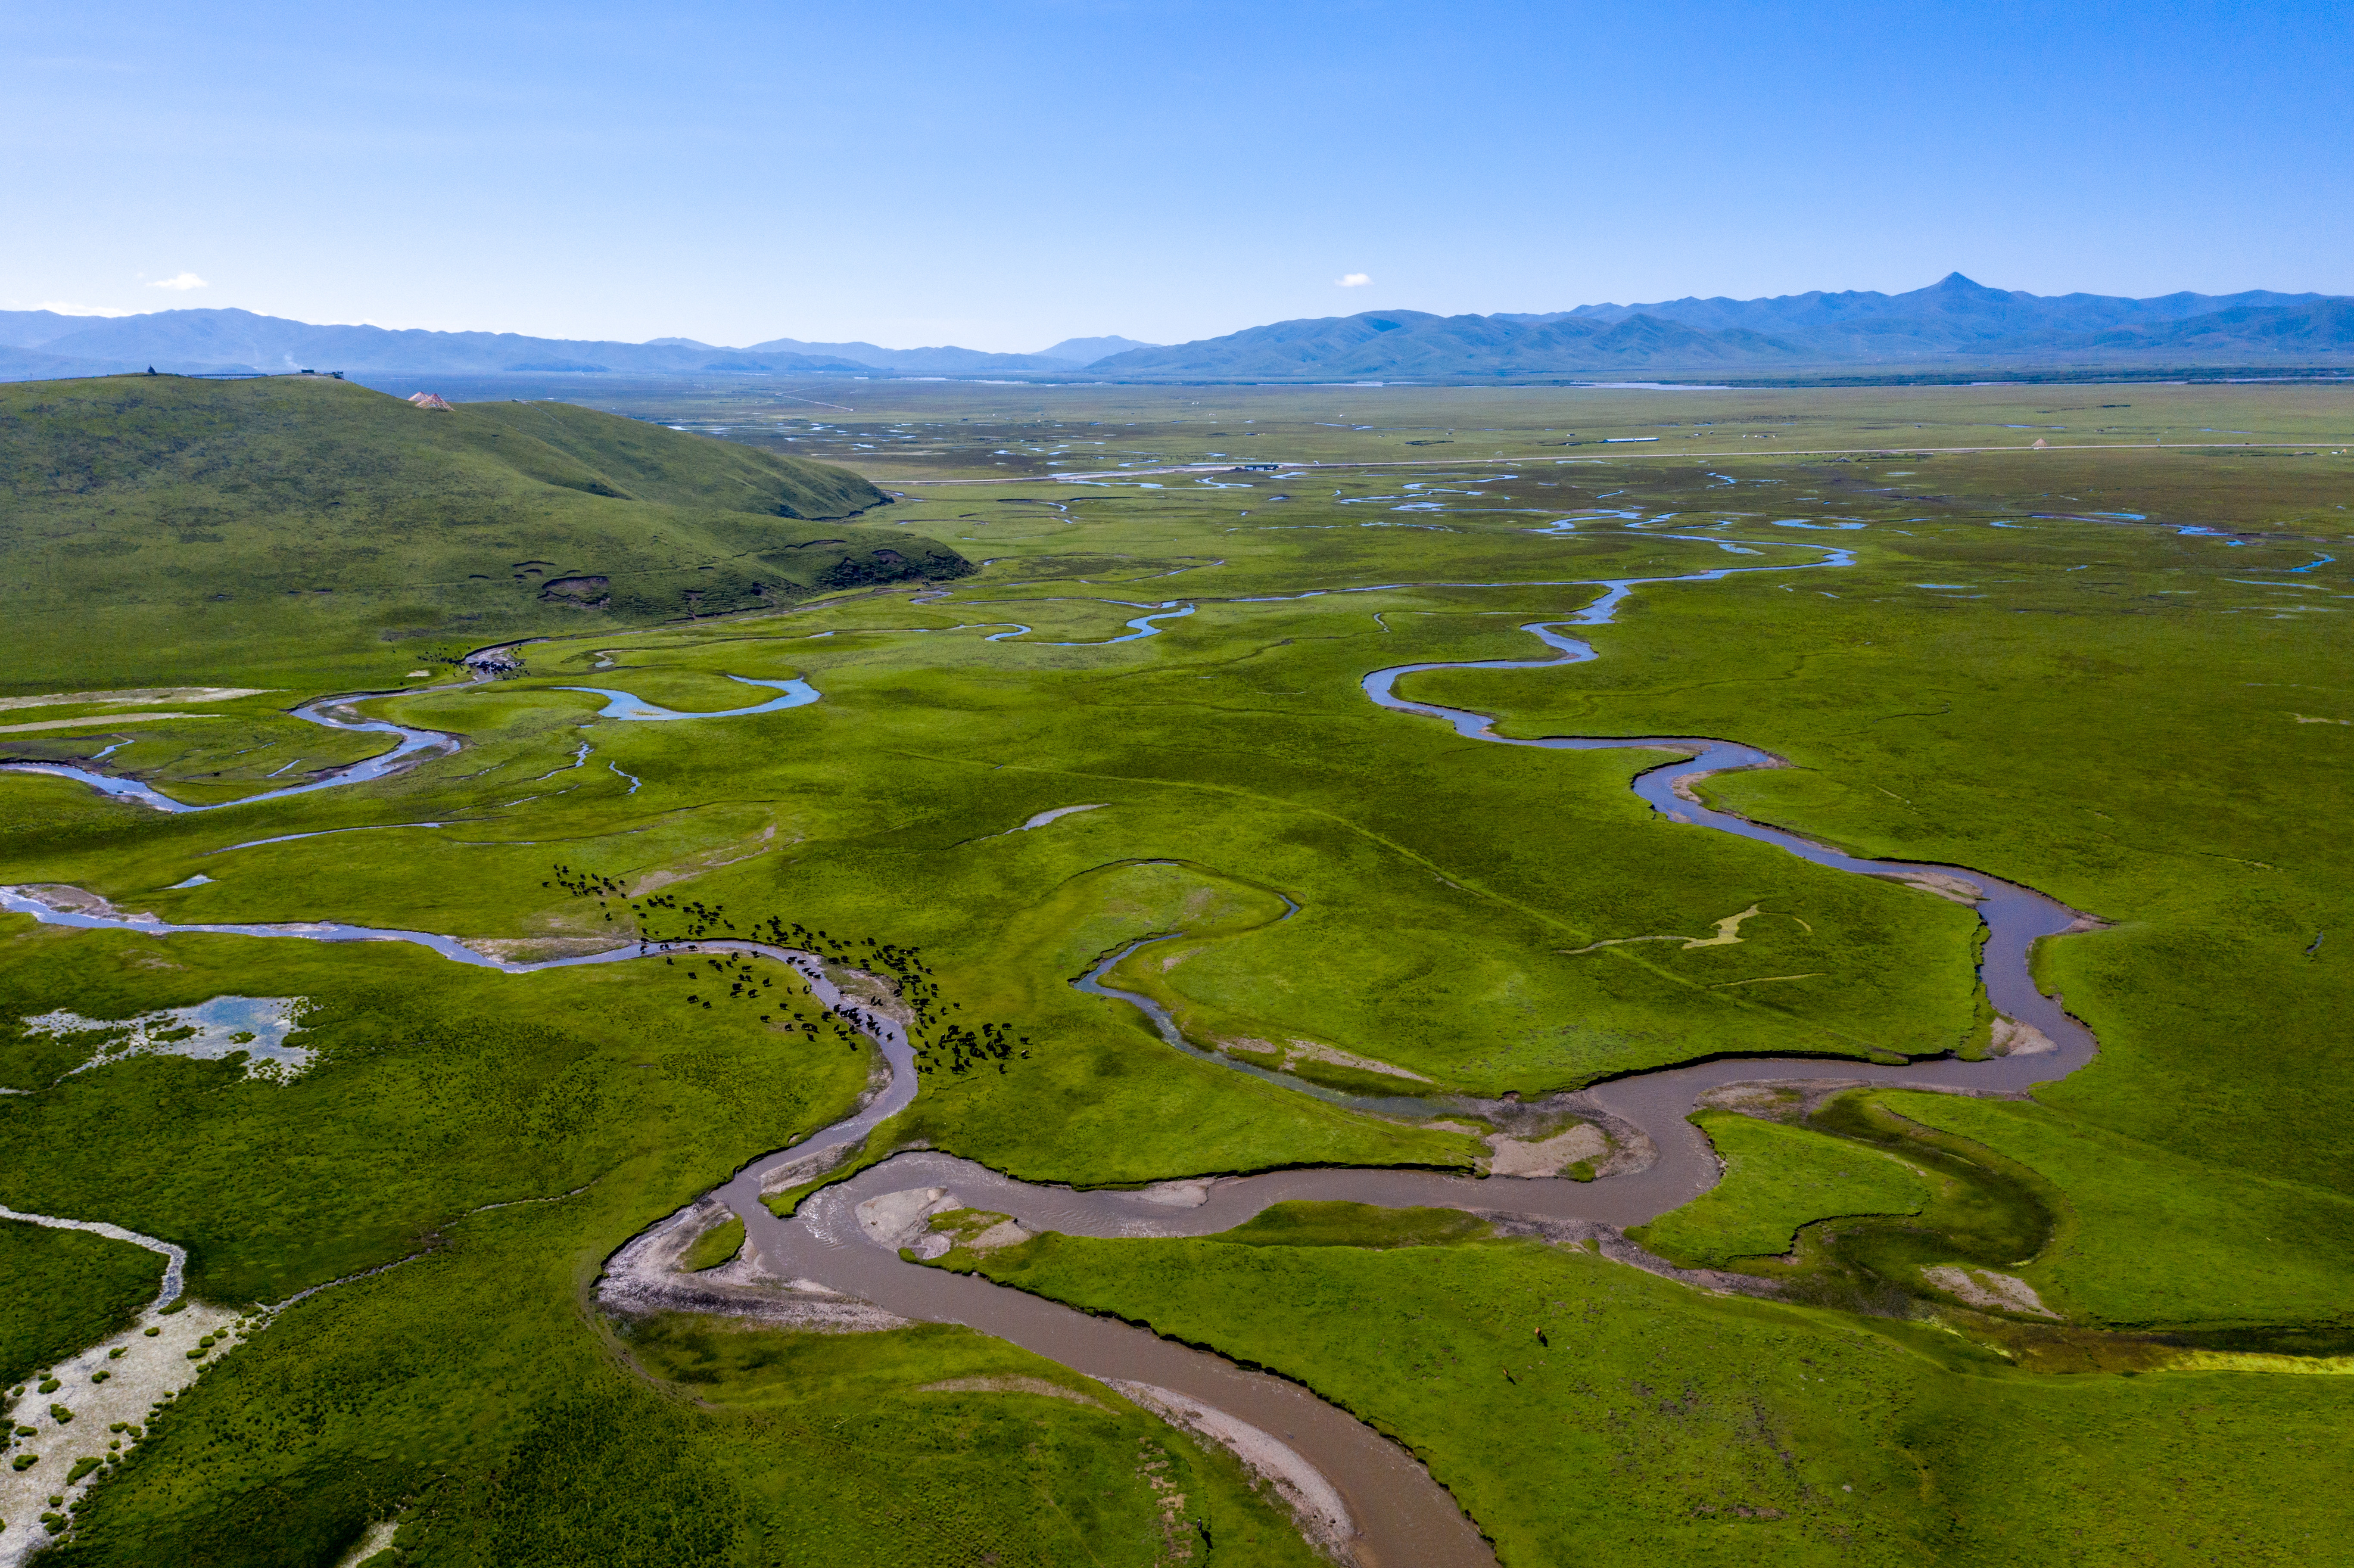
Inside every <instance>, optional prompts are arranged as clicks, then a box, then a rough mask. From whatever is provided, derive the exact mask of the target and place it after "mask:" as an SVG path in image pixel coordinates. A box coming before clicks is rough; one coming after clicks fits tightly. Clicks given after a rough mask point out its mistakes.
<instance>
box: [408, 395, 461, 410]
mask: <svg viewBox="0 0 2354 1568" xmlns="http://www.w3.org/2000/svg"><path fill="white" fill-rule="evenodd" d="M408 400H409V401H410V402H412V403H414V404H416V405H417V406H418V407H419V408H439V409H440V410H441V411H442V412H443V413H445V414H447V413H451V412H453V410H452V409H451V407H450V399H448V398H447V397H443V396H441V394H440V393H439V392H418V393H414V394H411V396H410V397H409V399H408Z"/></svg>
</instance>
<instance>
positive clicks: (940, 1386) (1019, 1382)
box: [916, 1373, 1111, 1410]
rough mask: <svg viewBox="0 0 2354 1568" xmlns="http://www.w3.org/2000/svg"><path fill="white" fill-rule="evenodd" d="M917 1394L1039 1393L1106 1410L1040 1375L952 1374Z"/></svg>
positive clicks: (1084, 1395) (930, 1384) (1103, 1405)
mask: <svg viewBox="0 0 2354 1568" xmlns="http://www.w3.org/2000/svg"><path fill="white" fill-rule="evenodd" d="M916 1392H917V1393H1042V1394H1044V1395H1045V1396H1046V1397H1047V1398H1048V1399H1067V1400H1069V1401H1070V1402H1071V1403H1072V1404H1084V1405H1086V1406H1087V1408H1088V1409H1089V1410H1108V1409H1110V1408H1111V1407H1110V1406H1109V1405H1108V1404H1104V1403H1103V1402H1102V1401H1101V1400H1097V1399H1089V1398H1088V1397H1087V1395H1086V1394H1084V1393H1080V1392H1079V1391H1078V1390H1077V1389H1076V1388H1065V1387H1064V1386H1063V1385H1062V1384H1061V1383H1048V1382H1047V1381H1046V1380H1045V1379H1044V1378H1043V1377H1020V1376H1016V1375H1014V1374H1012V1373H1008V1374H1006V1375H1004V1376H1002V1377H952V1378H949V1379H946V1380H944V1381H942V1382H940V1383H926V1384H924V1385H923V1386H922V1387H921V1388H919V1389H917V1391H916Z"/></svg>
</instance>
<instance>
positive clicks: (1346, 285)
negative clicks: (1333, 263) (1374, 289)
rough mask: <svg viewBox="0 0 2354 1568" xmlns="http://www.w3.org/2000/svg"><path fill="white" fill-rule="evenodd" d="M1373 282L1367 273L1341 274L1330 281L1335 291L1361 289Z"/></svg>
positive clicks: (1371, 276)
mask: <svg viewBox="0 0 2354 1568" xmlns="http://www.w3.org/2000/svg"><path fill="white" fill-rule="evenodd" d="M1372 281H1373V275H1372V274H1371V273H1369V272H1343V273H1342V274H1341V276H1339V277H1337V278H1335V279H1333V280H1332V286H1333V287H1334V288H1336V289H1362V288H1363V287H1364V286H1365V285H1366V284H1368V283H1370V282H1372Z"/></svg>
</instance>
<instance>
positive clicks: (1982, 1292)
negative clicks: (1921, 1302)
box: [1921, 1264, 2060, 1318]
mask: <svg viewBox="0 0 2354 1568" xmlns="http://www.w3.org/2000/svg"><path fill="white" fill-rule="evenodd" d="M1921 1277H1922V1278H1924V1279H1925V1280H1927V1281H1928V1282H1929V1283H1930V1284H1931V1285H1933V1286H1935V1287H1936V1288H1938V1289H1939V1290H1943V1291H1945V1292H1946V1294H1947V1295H1950V1296H1957V1297H1959V1298H1961V1299H1962V1300H1964V1301H1967V1302H1968V1303H1969V1304H1970V1305H1971V1306H1973V1307H1978V1308H1985V1309H1986V1310H1988V1311H1993V1312H2019V1313H2024V1314H2026V1315H2027V1316H2029V1317H2034V1318H2057V1317H2059V1316H2060V1314H2059V1313H2057V1312H2054V1311H2053V1310H2052V1308H2049V1307H2046V1306H2045V1305H2044V1304H2043V1299H2042V1298H2041V1297H2040V1296H2038V1295H2036V1294H2035V1287H2033V1286H2031V1285H2030V1284H2028V1283H2027V1281H2025V1280H2024V1279H2021V1278H2020V1277H2018V1276H2017V1275H2012V1274H1998V1273H1996V1272H1995V1271H1994V1270H1993V1269H1991V1268H1963V1267H1960V1266H1956V1265H1954V1264H1938V1265H1936V1266H1933V1267H1929V1268H1925V1269H1923V1270H1922V1271H1921Z"/></svg>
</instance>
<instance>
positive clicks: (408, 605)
mask: <svg viewBox="0 0 2354 1568" xmlns="http://www.w3.org/2000/svg"><path fill="white" fill-rule="evenodd" d="M887 501H888V498H887V497H885V495H884V494H883V493H882V492H880V491H878V490H876V489H875V487H874V486H873V485H871V484H869V483H867V482H865V481H864V480H863V479H861V478H859V477H858V476H857V475H855V474H854V473H851V472H850V471H847V470H844V469H839V468H834V467H832V466H830V465H827V464H824V463H816V462H808V461H797V460H794V459H791V458H783V457H776V456H771V455H769V454H767V453H764V452H760V451H757V450H752V449H750V448H747V447H742V446H737V445H732V444H729V443H727V442H724V441H717V440H708V439H706V438H704V437H700V436H693V435H687V434H684V433H681V432H678V431H674V430H670V429H664V428H663V427H661V426H658V425H650V424H646V423H642V422H641V421H637V420H632V419H626V418H618V417H616V416H613V415H610V414H601V413H598V412H595V411H593V410H590V409H587V408H575V407H572V406H570V405H568V404H561V403H475V404H461V405H459V406H457V407H456V408H453V409H451V410H449V411H427V410H425V409H421V408H417V407H415V406H413V405H411V404H408V403H407V402H404V401H402V400H400V399H399V398H397V397H388V396H386V395H385V394H383V393H379V392H373V391H370V390H368V389H367V388H366V387H359V386H357V385H355V384H352V383H349V382H343V381H335V380H331V379H328V378H325V377H320V378H317V379H312V378H305V377H275V378H271V379H268V380H252V381H232V382H214V381H198V380H186V379H181V378H178V377H174V376H155V377H148V376H111V377H105V378H100V379H91V380H80V381H61V382H43V383H34V384H28V385H20V386H13V387H0V609H5V615H6V618H7V620H8V621H9V623H10V624H11V625H12V626H13V627H15V628H16V632H17V635H16V653H15V656H14V657H12V658H11V659H10V661H9V666H10V667H9V670H8V673H7V674H6V675H5V677H0V690H5V691H9V692H16V693H22V694H32V693H37V692H46V691H55V690H58V689H60V688H73V687H77V686H101V685H137V684H171V683H203V682H215V683H227V682H228V681H230V680H231V679H232V678H234V679H238V680H244V681H250V682H252V683H265V682H269V681H270V680H272V679H273V678H275V679H278V680H281V681H283V680H287V679H290V678H291V675H292V672H293V671H295V670H297V669H299V670H302V671H308V672H312V673H315V674H319V675H326V673H327V672H328V671H330V670H332V671H334V674H333V675H332V676H327V678H328V679H330V680H331V681H332V680H337V679H344V678H349V679H354V680H356V681H361V682H364V683H366V682H375V681H383V680H387V679H388V680H390V681H391V682H393V683H398V678H399V676H400V674H401V673H402V672H403V671H404V670H405V669H406V668H408V667H409V666H412V665H413V664H415V663H416V662H418V660H419V655H420V654H423V653H426V652H446V651H448V650H450V649H454V648H461V647H463V648H472V647H479V646H481V645H482V644H485V643H490V642H497V641H505V640H509V639H513V638H519V637H526V636H531V635H535V634H537V633H542V632H547V631H555V630H566V631H578V630H581V629H582V627H583V623H584V621H585V622H587V623H588V624H592V625H593V624H594V623H595V622H596V621H597V620H604V621H609V622H610V623H612V624H614V625H615V626H616V627H620V626H636V625H643V624H647V623H649V622H653V621H659V620H667V619H675V618H684V617H688V616H700V615H711V614H717V613H723V612H726V611H728V610H736V609H753V608H758V607H759V606H762V605H767V604H783V603H789V602H790V601H792V600H794V599H801V598H806V597H808V596H810V595H811V594H814V593H820V592H824V591H827V590H831V589H839V588H853V587H856V586H858V585H860V584H864V583H870V582H887V581H895V580H904V579H907V578H914V577H960V576H962V575H964V574H965V573H967V572H969V571H970V570H971V566H970V563H969V562H967V561H966V560H965V559H964V558H963V557H962V556H959V555H958V554H957V553H956V552H955V551H953V550H951V549H949V548H948V547H947V546H943V545H940V544H938V542H936V541H934V540H932V539H929V538H927V537H924V536H921V535H915V534H912V533H910V532H909V531H908V530H907V528H905V527H904V526H891V525H888V524H883V523H881V522H880V520H879V519H877V520H875V521H869V520H867V518H866V516H865V514H868V513H869V512H870V510H871V509H873V508H875V507H878V506H882V505H885V504H887ZM852 519H856V521H851V520H852Z"/></svg>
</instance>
